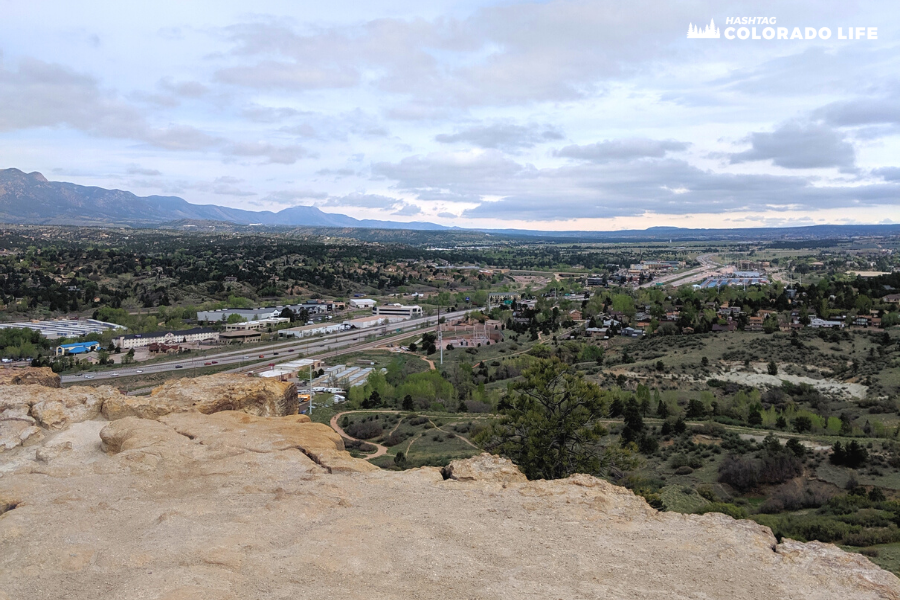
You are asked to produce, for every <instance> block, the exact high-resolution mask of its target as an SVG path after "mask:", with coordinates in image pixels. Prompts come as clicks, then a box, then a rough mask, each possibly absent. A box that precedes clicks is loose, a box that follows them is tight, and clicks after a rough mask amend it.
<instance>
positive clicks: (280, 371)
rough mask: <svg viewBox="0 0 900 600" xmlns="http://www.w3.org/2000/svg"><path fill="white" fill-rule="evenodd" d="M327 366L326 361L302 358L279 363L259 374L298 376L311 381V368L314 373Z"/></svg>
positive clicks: (263, 375) (283, 377)
mask: <svg viewBox="0 0 900 600" xmlns="http://www.w3.org/2000/svg"><path fill="white" fill-rule="evenodd" d="M324 366H325V363H324V362H322V361H321V360H319V359H316V358H301V359H298V360H292V361H290V362H285V363H281V364H277V365H273V366H272V367H271V368H270V369H268V370H266V371H263V372H262V373H260V374H259V376H260V377H278V378H281V379H289V378H292V377H296V378H297V379H300V380H302V381H309V374H310V373H309V372H310V369H311V370H312V372H313V375H315V373H316V372H317V371H318V370H319V369H321V368H322V367H324Z"/></svg>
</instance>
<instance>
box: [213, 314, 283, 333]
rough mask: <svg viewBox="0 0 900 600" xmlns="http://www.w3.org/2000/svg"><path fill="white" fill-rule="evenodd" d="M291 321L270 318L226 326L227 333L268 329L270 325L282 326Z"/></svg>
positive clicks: (281, 318)
mask: <svg viewBox="0 0 900 600" xmlns="http://www.w3.org/2000/svg"><path fill="white" fill-rule="evenodd" d="M290 322H291V320H290V319H288V318H286V317H269V318H268V319H259V320H257V321H242V322H240V323H228V324H226V325H225V331H249V330H251V329H253V330H260V329H266V328H267V327H268V326H269V325H272V326H273V327H274V326H275V325H281V324H282V323H290Z"/></svg>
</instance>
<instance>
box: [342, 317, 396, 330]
mask: <svg viewBox="0 0 900 600" xmlns="http://www.w3.org/2000/svg"><path fill="white" fill-rule="evenodd" d="M405 320H406V317H384V316H376V315H372V316H370V317H359V318H357V319H350V320H348V321H344V323H343V324H344V325H347V326H349V328H352V329H368V328H369V327H377V326H379V325H389V324H391V323H397V322H399V321H405Z"/></svg>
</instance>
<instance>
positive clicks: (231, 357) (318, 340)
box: [62, 309, 476, 384]
mask: <svg viewBox="0 0 900 600" xmlns="http://www.w3.org/2000/svg"><path fill="white" fill-rule="evenodd" d="M470 310H476V309H470ZM470 310H462V311H457V312H452V313H444V314H442V315H441V317H446V318H447V319H456V318H459V317H462V316H464V315H465V314H466V313H468V312H470ZM437 320H438V317H437V316H436V315H435V316H430V317H421V318H418V319H411V320H409V321H401V322H399V323H391V324H389V325H379V326H377V327H369V328H367V329H351V330H350V331H344V332H340V333H334V334H331V335H324V336H319V337H310V338H305V339H297V338H288V339H286V341H284V342H280V343H277V344H270V345H267V346H265V347H264V348H258V347H257V348H255V349H249V348H241V347H239V346H238V347H237V348H234V347H232V348H230V349H228V350H223V351H222V352H221V353H218V354H209V355H206V356H201V357H191V356H181V357H179V358H173V359H172V360H168V361H165V362H157V363H152V364H147V365H141V364H140V363H134V364H131V365H127V366H122V367H117V368H113V369H109V370H105V371H95V372H92V373H85V374H82V375H63V376H62V383H63V384H67V383H75V382H82V381H85V380H88V381H90V380H110V379H113V380H114V379H116V378H118V377H126V376H135V375H148V374H151V373H163V372H166V371H175V370H183V371H184V372H185V374H188V373H190V371H191V370H192V369H194V368H202V367H204V366H212V365H234V366H235V367H236V368H235V369H233V370H234V371H239V370H248V371H252V370H263V369H264V368H265V367H266V366H267V365H268V364H269V363H278V362H281V361H285V360H291V359H294V358H297V356H298V355H299V354H302V355H303V356H304V357H309V356H312V355H317V358H325V357H327V356H331V355H336V354H344V353H346V352H355V351H357V350H364V349H368V348H374V347H376V346H383V345H384V344H386V343H391V342H393V341H400V340H401V339H404V338H406V337H408V336H409V333H410V332H413V331H415V330H418V329H420V328H422V327H423V326H426V325H435V324H437ZM398 330H399V333H397V332H398ZM391 334H393V335H391ZM370 336H377V339H375V340H372V341H368V342H367V341H366V338H368V337H370ZM245 368H246V369H245Z"/></svg>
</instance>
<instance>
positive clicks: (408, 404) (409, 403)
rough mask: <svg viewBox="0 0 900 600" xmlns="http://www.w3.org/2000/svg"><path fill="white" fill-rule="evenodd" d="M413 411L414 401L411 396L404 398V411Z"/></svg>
mask: <svg viewBox="0 0 900 600" xmlns="http://www.w3.org/2000/svg"><path fill="white" fill-rule="evenodd" d="M412 409H413V399H412V396H410V395H409V394H407V395H405V396H404V397H403V410H412Z"/></svg>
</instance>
